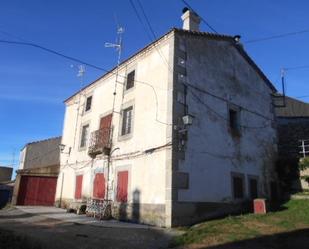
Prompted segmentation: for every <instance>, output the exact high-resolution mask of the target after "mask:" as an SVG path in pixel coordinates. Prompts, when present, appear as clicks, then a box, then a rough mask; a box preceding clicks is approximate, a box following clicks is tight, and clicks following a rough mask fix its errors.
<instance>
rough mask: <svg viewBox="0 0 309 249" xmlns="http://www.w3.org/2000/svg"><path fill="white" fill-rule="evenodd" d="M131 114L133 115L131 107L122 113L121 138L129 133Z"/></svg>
mask: <svg viewBox="0 0 309 249" xmlns="http://www.w3.org/2000/svg"><path fill="white" fill-rule="evenodd" d="M132 114H133V106H130V107H128V108H126V109H124V110H123V111H122V127H121V136H124V135H127V134H130V133H131V129H132Z"/></svg>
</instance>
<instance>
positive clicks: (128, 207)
mask: <svg viewBox="0 0 309 249" xmlns="http://www.w3.org/2000/svg"><path fill="white" fill-rule="evenodd" d="M86 204H87V202H86V201H80V202H76V201H74V200H73V199H62V200H61V201H60V199H57V200H56V201H55V206H56V207H59V208H65V209H74V210H78V209H79V208H80V207H81V206H82V205H86ZM112 216H113V218H114V219H117V220H122V221H129V222H135V223H141V224H147V225H153V226H159V227H164V226H165V205H163V204H143V203H113V205H112Z"/></svg>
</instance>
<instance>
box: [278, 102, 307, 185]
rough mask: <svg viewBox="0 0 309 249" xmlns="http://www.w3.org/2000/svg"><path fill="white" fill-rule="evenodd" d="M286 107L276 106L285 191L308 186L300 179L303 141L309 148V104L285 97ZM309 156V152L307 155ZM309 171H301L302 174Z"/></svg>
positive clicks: (280, 170)
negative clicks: (299, 164) (299, 163)
mask: <svg viewBox="0 0 309 249" xmlns="http://www.w3.org/2000/svg"><path fill="white" fill-rule="evenodd" d="M285 104H286V106H285V107H280V108H276V115H277V121H278V154H279V158H280V160H279V163H278V169H279V172H280V178H281V180H282V184H283V188H284V190H285V191H291V190H292V191H298V190H301V189H304V188H308V183H307V182H306V181H305V180H304V179H301V180H299V170H298V162H299V159H300V158H301V157H303V154H302V153H301V152H302V148H301V145H302V143H301V141H302V140H306V141H305V143H306V146H307V148H309V104H308V103H305V102H302V101H299V100H297V99H293V98H291V97H286V98H285ZM306 156H309V153H308V154H307V155H306ZM305 174H306V175H309V172H301V175H305Z"/></svg>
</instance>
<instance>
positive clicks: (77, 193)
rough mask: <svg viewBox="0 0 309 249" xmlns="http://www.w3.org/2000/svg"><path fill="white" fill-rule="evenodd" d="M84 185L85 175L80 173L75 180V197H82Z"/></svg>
mask: <svg viewBox="0 0 309 249" xmlns="http://www.w3.org/2000/svg"><path fill="white" fill-rule="evenodd" d="M82 186H83V176H82V175H78V176H76V180H75V199H81V198H82Z"/></svg>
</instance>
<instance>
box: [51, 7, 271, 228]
mask: <svg viewBox="0 0 309 249" xmlns="http://www.w3.org/2000/svg"><path fill="white" fill-rule="evenodd" d="M182 18H183V20H184V29H176V28H173V29H172V30H170V31H169V32H167V33H166V34H165V35H163V36H162V37H160V38H159V39H158V40H156V41H154V42H153V43H151V44H150V45H148V46H146V47H145V48H143V49H142V50H140V51H139V52H138V53H136V54H135V55H133V56H132V57H130V58H129V59H127V60H125V61H123V62H122V63H121V64H120V66H119V70H118V71H117V69H116V68H114V69H113V70H111V71H110V72H108V73H106V74H105V75H103V76H102V77H101V78H99V79H98V80H96V81H95V82H93V83H92V84H90V85H88V86H87V87H85V88H83V89H82V90H81V91H79V92H78V93H76V94H74V95H73V96H72V97H70V98H68V99H67V100H66V101H65V104H66V112H65V120H64V128H63V137H62V144H63V145H65V148H64V150H63V152H64V153H63V154H61V174H60V176H59V178H58V185H57V193H56V202H57V203H58V205H60V203H61V206H66V207H69V206H71V207H72V206H76V205H82V204H83V203H86V200H87V199H88V198H93V199H109V200H111V201H112V203H113V215H114V217H119V218H123V219H130V220H133V221H138V222H143V223H147V224H155V225H158V226H165V227H171V226H178V225H186V224H192V223H194V222H197V221H199V220H203V219H206V218H210V217H214V216H216V215H221V214H223V213H229V212H232V211H235V210H236V209H238V208H239V207H240V206H241V203H243V202H244V201H246V200H250V199H253V198H256V197H260V196H263V197H268V196H270V185H271V183H272V185H274V183H275V181H276V174H275V173H274V167H273V166H274V161H275V160H276V150H277V147H276V129H275V125H274V124H275V123H274V121H275V114H274V108H273V105H272V94H273V93H274V92H276V89H275V88H274V86H273V85H272V84H271V82H270V81H269V80H268V79H267V78H266V76H265V75H264V74H263V73H262V71H261V70H260V69H259V68H258V67H257V65H256V64H255V63H254V62H253V61H252V59H250V57H249V56H248V55H247V53H246V52H245V51H244V49H243V47H242V45H241V44H240V43H239V37H237V36H236V37H233V36H226V35H220V34H211V33H206V32H200V31H199V30H198V26H199V17H198V16H196V15H195V14H194V13H192V12H190V11H186V12H185V13H184V15H183V16H182ZM117 72H118V78H117V79H116V75H117ZM115 82H117V83H116V85H115ZM115 86H116V91H115Z"/></svg>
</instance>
